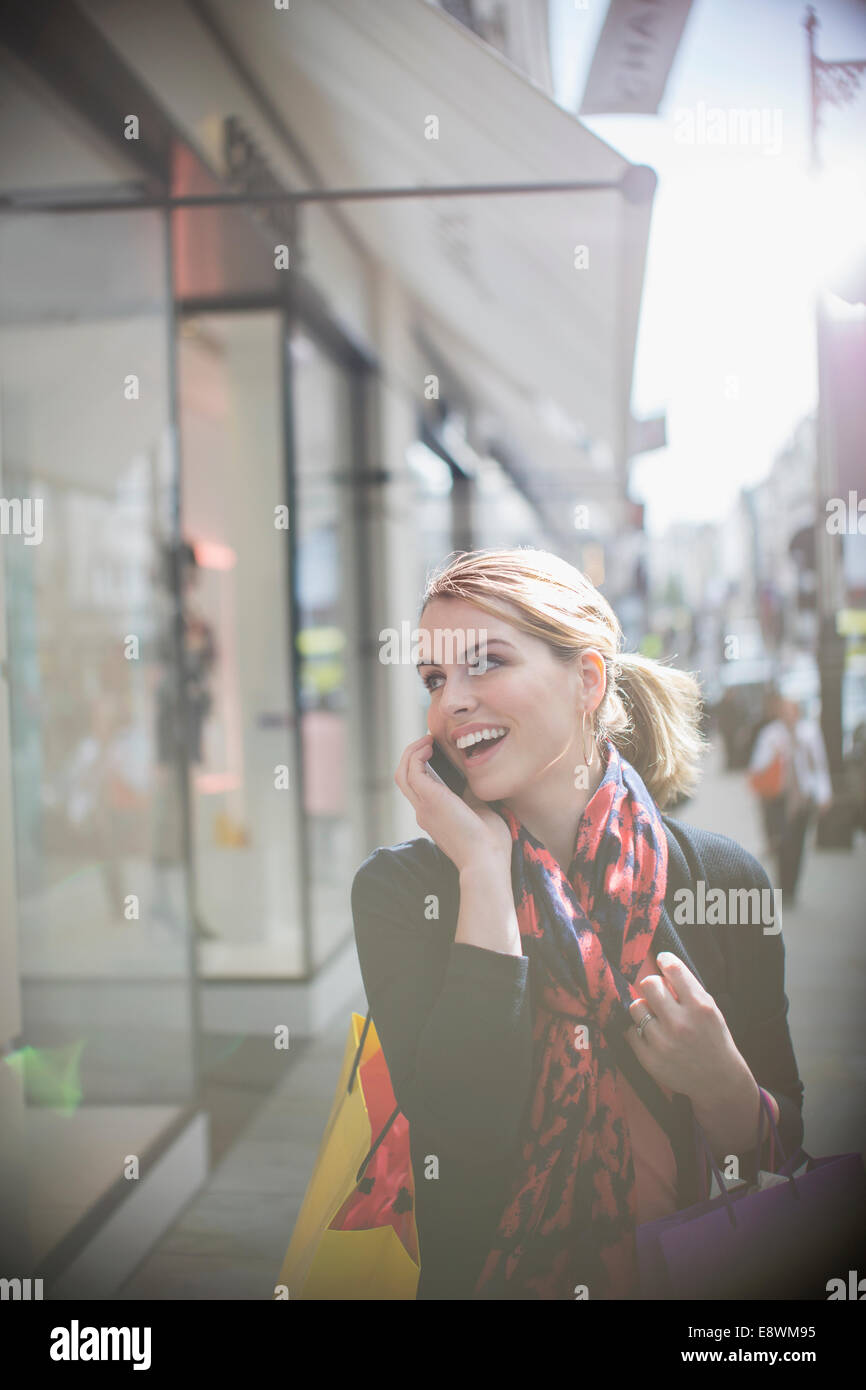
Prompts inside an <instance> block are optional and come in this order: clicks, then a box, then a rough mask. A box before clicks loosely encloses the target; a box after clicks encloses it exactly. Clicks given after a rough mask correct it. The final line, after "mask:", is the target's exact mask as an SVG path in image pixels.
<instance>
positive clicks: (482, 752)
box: [459, 733, 508, 767]
mask: <svg viewBox="0 0 866 1390" xmlns="http://www.w3.org/2000/svg"><path fill="white" fill-rule="evenodd" d="M507 738H508V734H507V733H504V734H502V735H501V737H500V738H489V739H483V740H482V741H481V742H479V743H473V744H472V746H471V747H470V748H465V749H463V748H461V749H460V750H459V751H460V756H461V757H462V759H463V761H464V763H472V765H473V767H474V766H475V764H476V763H484V762H486V761H487V759H488V758H492V757H493V755H494V753H495V752H496V750H497V748H500V747H501V746H502V744H503V743H504V742H505V740H506V739H507Z"/></svg>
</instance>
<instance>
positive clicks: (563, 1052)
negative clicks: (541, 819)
mask: <svg viewBox="0 0 866 1390" xmlns="http://www.w3.org/2000/svg"><path fill="white" fill-rule="evenodd" d="M604 756H605V757H606V766H605V771H604V775H603V777H602V780H601V782H600V784H599V786H598V788H597V789H596V791H595V792H594V793H593V795H592V797H591V798H590V800H589V802H588V803H587V806H586V809H585V810H584V813H583V816H582V818H581V821H580V824H579V826H578V830H577V836H576V840H575V850H574V857H573V859H572V861H571V864H570V865H569V867H568V873H567V874H564V873H563V871H562V868H561V866H560V865H559V864H558V863H557V861H556V860H555V859H554V857H553V855H552V854H551V853H550V851H549V850H547V849H545V847H544V845H543V844H541V843H540V842H539V841H538V840H536V839H535V838H534V837H533V836H532V835H531V834H530V833H529V832H528V831H527V830H526V828H525V827H524V826H523V825H522V824H521V823H520V821H519V820H517V818H516V816H514V815H513V813H512V812H511V811H510V810H509V809H508V808H507V807H505V806H504V804H503V803H501V802H494V803H493V806H494V808H495V809H497V810H498V811H499V813H500V814H501V815H503V816H504V817H505V819H506V821H507V823H508V825H509V827H510V829H511V836H512V839H513V840H514V841H515V842H516V846H517V849H516V852H514V853H513V854H512V885H513V888H514V901H515V906H516V909H517V920H518V925H519V927H520V935H521V940H522V943H523V950H524V953H525V954H526V955H527V956H528V957H529V960H530V978H531V986H532V993H533V1004H534V1027H533V1037H534V1057H535V1066H534V1090H533V1093H532V1099H531V1103H530V1105H529V1107H528V1110H527V1116H528V1118H527V1127H526V1130H525V1132H524V1137H523V1141H522V1145H521V1148H520V1151H519V1158H518V1161H517V1166H516V1170H515V1177H514V1181H513V1185H512V1188H511V1195H510V1197H509V1200H508V1202H507V1204H506V1207H505V1210H504V1211H503V1213H502V1216H501V1218H500V1221H499V1226H498V1229H497V1231H496V1235H495V1239H494V1242H493V1245H492V1248H491V1250H490V1253H489V1254H488V1256H487V1259H486V1261H485V1263H484V1266H483V1268H482V1271H481V1274H480V1275H479V1277H478V1281H477V1283H476V1285H475V1290H474V1297H476V1298H484V1299H489V1298H490V1299H509V1298H517V1299H534V1298H538V1299H574V1298H577V1297H582V1296H588V1297H589V1298H590V1299H599V1298H629V1297H632V1296H633V1295H634V1294H635V1293H636V1289H637V1275H636V1257H635V1235H634V1232H635V1212H636V1199H635V1174H634V1160H633V1155H632V1147H631V1140H630V1136H629V1130H628V1123H627V1121H626V1117H625V1114H624V1111H623V1106H622V1102H621V1099H620V1095H619V1093H618V1088H617V1077H616V1071H617V1064H616V1060H615V1054H614V1052H613V1050H612V1047H611V1044H610V1039H611V1037H616V1036H619V1035H621V1034H622V1033H623V1032H624V1031H625V1030H626V1028H627V1027H629V1026H631V1023H632V1019H631V1016H630V1014H629V1013H628V1005H629V1004H630V1003H631V1002H632V1001H633V1000H634V999H635V998H636V997H637V996H638V990H636V989H634V988H633V986H634V983H635V980H636V979H637V976H638V975H639V974H640V972H641V968H642V966H643V964H644V962H645V961H646V958H647V954H648V952H649V950H650V947H651V944H652V939H653V936H654V934H655V930H656V927H657V925H658V921H659V916H660V913H661V909H662V905H663V902H664V896H665V890H666V886H667V862H668V849H667V839H666V837H665V830H664V824H663V822H662V819H661V815H660V813H659V809H658V807H657V806H656V804H655V802H654V801H653V799H652V797H651V796H650V794H649V792H648V791H647V789H646V787H645V786H644V783H643V781H642V779H641V777H640V776H639V774H638V773H637V772H636V770H635V769H634V768H633V767H632V766H631V764H630V763H628V762H626V760H625V759H624V758H623V757H622V756H621V755H620V753H619V752H618V750H617V748H616V747H615V745H614V744H613V743H612V742H611V741H610V740H607V742H606V745H605V754H604ZM627 1045H628V1044H626V1046H627ZM584 1287H585V1289H586V1295H584V1294H583V1288H584Z"/></svg>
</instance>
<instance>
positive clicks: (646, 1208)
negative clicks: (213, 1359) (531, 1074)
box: [617, 951, 677, 1226]
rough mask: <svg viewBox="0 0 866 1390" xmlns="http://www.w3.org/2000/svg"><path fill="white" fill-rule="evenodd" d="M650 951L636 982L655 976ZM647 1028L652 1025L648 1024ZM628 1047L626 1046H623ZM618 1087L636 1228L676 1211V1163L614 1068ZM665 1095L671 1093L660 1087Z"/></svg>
mask: <svg viewBox="0 0 866 1390" xmlns="http://www.w3.org/2000/svg"><path fill="white" fill-rule="evenodd" d="M658 973H659V971H658V966H657V965H656V960H655V956H654V955H653V953H652V951H650V953H649V955H648V956H647V958H646V961H645V962H644V965H643V968H642V969H641V971H640V973H639V975H638V977H637V978H638V983H639V982H640V981H641V980H643V979H644V978H645V977H646V976H647V975H655V974H658ZM647 1026H648V1028H651V1027H652V1024H648V1025H647ZM625 1045H626V1047H628V1045H629V1044H628V1043H626V1044H625ZM617 1085H618V1087H619V1090H620V1095H621V1097H622V1102H623V1108H624V1110H625V1116H626V1120H627V1122H628V1127H629V1133H630V1135H631V1143H632V1150H633V1153H634V1178H635V1196H636V1199H637V1215H636V1220H637V1224H638V1225H639V1226H641V1225H643V1223H644V1222H645V1221H655V1220H657V1219H658V1217H660V1216H670V1214H671V1213H672V1212H674V1211H676V1210H677V1161H676V1158H675V1157H674V1151H673V1149H672V1147H671V1143H670V1140H669V1139H668V1136H667V1134H666V1133H665V1131H664V1130H663V1129H662V1128H661V1126H660V1125H659V1123H658V1122H657V1121H656V1120H655V1119H653V1116H652V1115H651V1114H650V1112H649V1110H647V1108H646V1106H645V1105H644V1103H643V1101H642V1100H641V1099H640V1097H639V1096H638V1095H637V1092H636V1091H635V1090H634V1088H633V1087H632V1086H631V1085H630V1084H629V1082H628V1081H627V1080H626V1078H625V1076H624V1075H623V1073H622V1072H621V1071H620V1070H619V1069H618V1068H617ZM661 1089H662V1091H663V1092H664V1093H665V1095H667V1096H670V1095H671V1094H672V1093H671V1091H669V1090H668V1088H667V1087H665V1086H662V1088H661Z"/></svg>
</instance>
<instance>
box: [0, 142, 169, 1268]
mask: <svg viewBox="0 0 866 1390" xmlns="http://www.w3.org/2000/svg"><path fill="white" fill-rule="evenodd" d="M7 156H8V151H7ZM5 167H6V169H7V176H9V177H11V174H9V168H8V158H7V162H6V166H5ZM0 243H2V245H0V262H2V267H3V269H2V281H0V310H2V326H0V409H2V426H3V427H2V462H0V476H2V494H3V498H4V505H5V506H6V507H7V508H8V511H7V513H6V514H7V518H11V520H12V523H13V524H12V525H11V526H8V527H7V526H4V532H3V534H2V536H0V559H2V564H3V567H4V580H5V600H6V626H7V644H8V676H9V709H10V741H11V760H10V768H9V773H8V775H9V778H10V780H11V788H10V789H9V790H10V793H11V796H10V800H11V805H12V812H13V831H14V840H15V850H16V894H15V913H14V917H15V921H14V922H12V923H10V922H9V921H8V920H6V919H4V921H3V924H2V927H0V930H2V931H4V932H7V933H11V932H15V934H16V938H17V960H18V970H19V973H20V995H21V1019H22V1039H23V1042H22V1045H21V1046H20V1047H19V1048H18V1049H17V1050H16V1051H14V1052H13V1053H12V1054H11V1055H7V1057H6V1059H5V1060H6V1063H7V1066H8V1067H11V1068H12V1069H13V1070H14V1071H15V1073H16V1075H17V1078H18V1087H19V1089H18V1091H17V1103H16V1106H15V1107H14V1109H15V1113H14V1115H13V1114H10V1113H6V1112H5V1111H4V1128H7V1127H8V1126H11V1127H14V1128H15V1129H17V1131H18V1132H19V1135H20V1140H21V1147H20V1149H19V1152H20V1153H21V1154H22V1169H21V1182H22V1190H21V1192H20V1193H19V1194H18V1196H19V1199H20V1203H21V1204H22V1207H23V1208H25V1209H26V1213H27V1217H26V1220H27V1228H28V1238H29V1241H30V1252H31V1256H32V1258H33V1260H34V1261H39V1260H41V1259H42V1258H43V1257H44V1256H45V1255H46V1254H47V1253H48V1252H49V1251H50V1250H51V1249H53V1248H54V1246H56V1244H57V1243H58V1241H59V1240H60V1239H61V1238H63V1237H64V1236H65V1235H66V1234H67V1233H68V1232H69V1231H70V1230H71V1229H72V1228H73V1227H74V1226H75V1225H76V1223H77V1222H78V1221H79V1219H80V1218H82V1217H83V1216H84V1215H85V1214H86V1213H87V1212H88V1211H89V1210H90V1209H91V1208H92V1207H93V1205H94V1203H95V1202H97V1201H98V1200H99V1199H101V1198H103V1197H104V1196H105V1195H106V1193H107V1192H108V1191H109V1189H111V1188H112V1187H117V1186H118V1184H120V1182H121V1180H122V1166H123V1160H124V1156H125V1155H127V1154H129V1153H130V1152H135V1153H138V1154H144V1153H146V1152H147V1150H148V1147H149V1146H150V1145H151V1144H152V1143H153V1142H154V1141H156V1140H157V1139H158V1137H159V1136H160V1134H161V1133H163V1131H164V1130H165V1128H166V1126H167V1125H169V1124H170V1123H171V1122H172V1120H173V1119H174V1118H175V1117H176V1116H177V1115H178V1114H180V1112H181V1110H182V1109H183V1107H184V1106H185V1105H186V1104H188V1103H189V1102H190V1100H191V1099H192V1098H193V1096H194V1094H195V1085H196V1079H195V1075H194V1053H193V1046H192V1019H193V1008H192V972H191V959H190V940H189V923H188V920H187V887H188V885H187V866H186V859H185V852H184V834H183V827H184V815H183V798H182V786H183V783H182V779H181V775H180V765H179V761H178V759H177V757H175V756H168V757H167V758H165V759H162V758H161V757H160V750H159V710H160V694H159V692H160V687H161V683H162V681H163V680H164V678H165V675H166V654H168V662H169V664H170V662H171V652H172V644H171V631H172V616H173V612H174V598H173V595H172V594H171V592H170V591H169V589H168V587H167V571H166V567H165V564H164V556H165V554H166V548H167V546H168V540H169V533H170V523H171V492H172V487H173V483H174V469H175V465H176V460H175V458H174V454H173V450H172V448H171V431H170V428H169V424H170V411H169V383H168V371H169V362H168V343H169V328H168V324H169V302H168V294H167V287H168V276H167V264H166V262H167V239H166V235H165V221H164V218H163V216H162V215H161V214H159V213H157V212H148V211H145V212H138V213H136V212H117V213H105V214H73V215H71V216H66V217H56V216H55V217H52V216H51V215H50V214H41V215H37V214H33V215H30V214H28V215H26V216H23V215H22V216H14V217H7V218H5V219H3V221H2V225H0ZM18 506H21V507H22V511H21V513H20V518H21V520H22V521H23V523H24V525H22V526H18V527H16V525H15V524H14V523H15V518H16V516H18V515H19V514H18V513H17V511H16V508H17V507H18ZM28 512H30V518H31V520H33V521H34V522H35V521H36V519H37V518H38V528H37V527H35V526H34V527H33V528H32V529H31V531H30V534H29V535H28V534H27V531H26V524H27V517H28ZM7 1100H8V1095H7ZM73 1171H74V1173H75V1175H76V1181H75V1185H74V1190H73V1189H70V1188H69V1186H68V1177H69V1173H70V1172H73ZM61 1194H62V1195H61Z"/></svg>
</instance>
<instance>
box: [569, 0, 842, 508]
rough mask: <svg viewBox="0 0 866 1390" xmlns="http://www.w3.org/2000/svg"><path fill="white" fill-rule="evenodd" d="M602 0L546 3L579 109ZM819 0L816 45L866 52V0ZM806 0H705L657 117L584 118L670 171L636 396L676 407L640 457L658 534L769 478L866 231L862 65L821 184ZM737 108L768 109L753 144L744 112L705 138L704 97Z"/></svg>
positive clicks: (661, 199) (660, 193)
mask: <svg viewBox="0 0 866 1390" xmlns="http://www.w3.org/2000/svg"><path fill="white" fill-rule="evenodd" d="M607 8H608V7H607V4H606V3H604V0H589V3H588V5H587V8H583V7H582V6H581V5H576V4H575V0H550V23H551V47H552V50H553V68H554V83H555V90H556V99H557V101H558V102H559V103H560V104H561V105H563V106H565V107H566V108H567V109H569V110H571V111H577V108H578V106H579V102H580V97H581V94H582V92H583V87H584V83H585V80H586V75H587V72H588V70H589V65H590V63H591V60H592V55H593V52H594V49H595V44H596V41H597V38H598V34H599V32H600V30H601V27H602V24H603V21H604V17H605V14H606V12H607ZM815 8H816V10H817V14H818V19H819V21H820V26H821V27H820V28H819V30H818V34H817V51H818V55H819V57H821V58H824V59H835V58H849V59H853V58H862V59H866V0H817V3H816V6H815ZM805 13H806V4H805V3H800V0H694V2H693V4H692V8H691V13H690V15H689V18H688V20H687V22H686V27H685V31H684V33H683V37H682V40H681V43H680V46H679V49H678V52H677V56H676V58H675V60H674V66H673V67H672V69H671V73H670V76H669V78H668V83H667V87H666V90H665V95H664V98H663V100H662V103H661V105H660V108H659V113H658V115H653V116H624V115H619V116H617V115H611V116H586V117H581V120H582V121H583V122H584V123H585V124H586V125H587V126H588V127H589V128H590V129H591V130H592V131H593V132H594V133H595V134H596V135H598V136H600V137H601V138H602V139H603V140H605V141H606V142H607V143H608V144H610V145H612V146H614V147H615V148H616V149H617V150H619V151H620V152H621V153H622V154H623V155H624V156H625V157H626V158H628V159H629V160H631V161H633V162H635V163H643V164H649V165H651V166H652V168H654V169H655V170H656V173H657V175H658V180H659V182H658V188H657V191H656V197H655V205H654V210H653V219H652V226H651V232H650V244H649V248H648V254H647V267H646V277H645V283H644V295H643V303H642V307H641V318H640V324H639V330H638V341H637V349H636V357H635V376H634V385H633V395H632V408H633V411H634V413H635V414H636V415H637V416H639V417H642V416H650V415H655V414H658V413H661V412H665V413H666V415H667V438H668V445H667V447H666V448H665V449H662V450H657V451H655V452H653V453H648V454H646V455H643V456H642V457H640V458H639V459H637V460H636V461H635V463H634V465H633V471H632V479H633V481H632V489H631V491H632V495H633V496H634V497H635V498H636V499H638V500H642V501H644V502H645V503H646V522H647V526H648V527H649V529H650V530H652V531H656V532H658V531H661V530H664V528H665V527H666V526H667V525H669V524H670V523H672V522H675V521H713V520H720V519H722V518H723V517H724V516H725V515H726V514H727V513H728V511H729V509H730V507H731V506H732V505H733V503H734V502H735V500H736V496H737V493H738V491H739V489H740V488H741V487H743V486H750V485H752V484H753V483H755V482H758V481H759V480H760V479H761V478H763V477H765V476H766V474H767V473H768V471H769V469H770V466H771V464H772V460H773V457H774V455H775V454H776V453H777V452H778V451H779V450H780V449H781V448H782V447H783V446H784V444H785V443H786V441H787V440H788V439H789V438H790V436H791V434H792V433H793V430H794V428H795V426H796V425H797V423H798V421H799V420H800V419H802V417H803V416H804V415H805V414H806V413H808V412H809V411H810V410H812V409H814V407H815V403H816V397H817V381H816V361H815V329H814V324H815V308H814V306H815V294H816V291H817V288H818V286H819V285H820V284H822V283H827V282H828V279H829V281H830V282H832V272H833V269H834V267H844V266H845V264H848V263H850V261H851V258H852V256H853V255H854V253H855V251H856V248H857V247H858V246H859V247H860V248H861V254H862V247H863V246H864V245H866V211H864V209H866V154H864V151H866V76H864V80H863V82H862V84H861V89H860V92H859V93H858V95H857V96H856V98H855V100H854V102H853V103H852V104H851V105H849V106H846V107H842V108H839V109H837V108H835V107H832V106H828V107H826V108H825V113H826V118H825V123H824V128H823V129H822V132H821V135H820V142H821V153H822V156H823V161H824V165H825V170H824V173H823V174H822V175H821V176H820V178H821V185H820V186H821V192H820V196H818V194H817V191H816V183H815V178H814V176H813V175H812V174H811V173H810V169H809V163H810V159H809V155H810V103H809V80H808V71H809V64H808V49H807V37H806V32H805V30H804V29H803V18H804V16H805ZM743 107H747V108H757V109H759V110H760V111H761V113H762V117H761V121H762V125H761V134H760V138H759V139H758V140H757V141H756V142H755V143H752V144H749V145H745V144H743V143H742V142H741V141H740V140H738V138H737V136H736V127H735V126H734V135H733V138H730V139H728V140H727V141H726V142H725V143H707V141H706V138H705V136H704V138H703V139H700V138H698V136H699V134H700V130H701V127H700V125H699V124H698V123H699V121H700V117H701V112H702V111H703V113H704V114H705V115H708V114H709V112H710V109H711V108H722V110H723V111H724V112H725V113H727V111H729V110H730V109H731V108H743ZM686 113H689V115H688V117H687V116H686ZM716 119H718V118H716ZM690 120H691V123H692V129H694V131H695V135H696V138H695V139H694V140H693V141H691V142H687V141H686V139H685V138H684V136H686V135H687V134H688V131H689V125H690ZM705 129H706V127H704V130H705ZM835 305H836V310H837V311H838V312H840V313H844V312H851V311H846V310H845V306H844V305H842V304H840V303H839V302H838V301H836V302H835Z"/></svg>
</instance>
